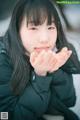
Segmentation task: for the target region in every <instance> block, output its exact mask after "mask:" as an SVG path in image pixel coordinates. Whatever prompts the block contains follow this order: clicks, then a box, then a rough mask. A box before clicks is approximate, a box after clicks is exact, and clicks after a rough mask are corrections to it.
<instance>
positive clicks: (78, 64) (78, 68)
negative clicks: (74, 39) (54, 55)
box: [61, 44, 80, 74]
mask: <svg viewBox="0 0 80 120" xmlns="http://www.w3.org/2000/svg"><path fill="white" fill-rule="evenodd" d="M69 47H70V49H71V50H72V55H71V57H70V58H69V59H68V60H67V62H66V63H65V64H64V65H63V66H62V67H61V69H63V70H64V71H65V72H67V73H69V74H80V61H79V58H78V55H77V52H76V50H75V48H74V47H73V45H72V44H69Z"/></svg>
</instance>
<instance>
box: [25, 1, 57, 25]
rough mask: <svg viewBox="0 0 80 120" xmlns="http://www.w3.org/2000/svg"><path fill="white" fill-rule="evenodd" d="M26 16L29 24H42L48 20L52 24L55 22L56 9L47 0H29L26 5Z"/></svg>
mask: <svg viewBox="0 0 80 120" xmlns="http://www.w3.org/2000/svg"><path fill="white" fill-rule="evenodd" d="M24 13H25V16H26V20H27V21H26V22H27V25H28V24H29V23H32V24H34V25H36V26H37V25H41V24H43V23H44V22H45V20H47V24H48V25H50V24H51V23H52V21H54V22H55V19H54V18H55V17H54V16H55V11H54V8H53V5H52V4H51V2H50V1H47V0H29V2H28V4H27V5H26V7H25V12H24Z"/></svg>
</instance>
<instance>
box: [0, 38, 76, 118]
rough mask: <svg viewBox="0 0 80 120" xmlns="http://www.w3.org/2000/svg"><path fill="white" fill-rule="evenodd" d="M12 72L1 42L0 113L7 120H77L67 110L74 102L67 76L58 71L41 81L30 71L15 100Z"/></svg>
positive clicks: (69, 77) (72, 87)
mask: <svg viewBox="0 0 80 120" xmlns="http://www.w3.org/2000/svg"><path fill="white" fill-rule="evenodd" d="M73 68H74V67H73ZM12 72H13V68H12V66H11V64H10V61H9V56H8V55H7V54H6V50H5V47H4V44H3V42H2V40H0V112H8V113H9V119H10V120H39V119H40V117H42V115H43V114H61V115H64V117H65V118H66V120H68V119H69V118H70V120H77V119H75V117H74V116H76V115H75V114H74V113H73V112H71V111H69V110H68V107H71V106H73V105H75V101H76V95H75V89H74V85H73V78H72V75H71V74H70V73H67V72H65V71H64V70H63V69H59V70H57V71H56V72H54V73H53V74H50V75H47V76H45V77H42V76H38V75H36V74H35V73H34V71H32V74H31V76H32V77H31V80H30V83H29V84H28V86H27V87H26V88H25V90H24V92H23V94H21V96H15V95H14V94H13V92H12V89H11V85H10V79H11V75H12ZM70 115H71V117H70ZM72 117H73V118H74V119H73V118H72ZM40 120H41V119H40Z"/></svg>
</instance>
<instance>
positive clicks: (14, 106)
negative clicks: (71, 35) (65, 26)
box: [0, 0, 80, 120]
mask: <svg viewBox="0 0 80 120" xmlns="http://www.w3.org/2000/svg"><path fill="white" fill-rule="evenodd" d="M1 39H2V40H1V41H0V111H1V112H2V111H3V112H5V111H7V112H8V113H9V119H10V120H17V119H18V120H22V119H23V120H39V119H43V118H42V116H43V115H44V114H52V115H55V114H56V115H63V116H64V119H66V120H69V119H70V120H71V119H72V120H77V119H78V117H77V116H76V115H75V114H74V113H73V112H72V111H70V110H69V109H68V107H71V106H73V105H74V104H75V100H76V95H75V89H74V85H73V78H72V73H80V63H79V61H78V58H77V55H76V52H75V49H74V48H73V47H72V45H70V44H69V43H68V42H67V41H66V39H65V36H64V34H63V30H62V27H61V23H60V19H59V17H58V13H57V11H56V8H55V4H53V2H52V1H51V0H43V1H41V0H23V1H22V0H20V1H19V2H18V3H17V5H16V7H15V8H14V11H13V14H12V19H11V23H10V26H9V29H8V31H7V32H6V34H5V36H4V37H3V38H1ZM65 46H66V47H65ZM75 61H76V62H75Z"/></svg>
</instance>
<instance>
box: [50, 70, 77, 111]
mask: <svg viewBox="0 0 80 120" xmlns="http://www.w3.org/2000/svg"><path fill="white" fill-rule="evenodd" d="M55 96H56V97H57V98H58V100H60V101H61V102H62V104H64V105H66V106H67V107H72V106H74V105H75V102H76V94H75V88H74V85H73V78H72V75H71V74H68V73H66V72H64V71H63V70H61V69H59V70H58V71H56V72H55V73H54V74H53V79H52V84H51V99H50V103H49V108H48V112H52V111H53V112H54V111H55V109H54V108H53V107H52V106H53V105H54V103H53V101H54V99H55V98H54V97H55ZM55 112H56V111H55Z"/></svg>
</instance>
